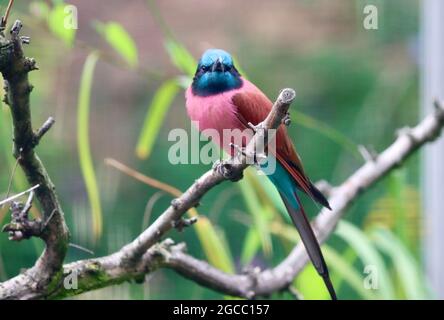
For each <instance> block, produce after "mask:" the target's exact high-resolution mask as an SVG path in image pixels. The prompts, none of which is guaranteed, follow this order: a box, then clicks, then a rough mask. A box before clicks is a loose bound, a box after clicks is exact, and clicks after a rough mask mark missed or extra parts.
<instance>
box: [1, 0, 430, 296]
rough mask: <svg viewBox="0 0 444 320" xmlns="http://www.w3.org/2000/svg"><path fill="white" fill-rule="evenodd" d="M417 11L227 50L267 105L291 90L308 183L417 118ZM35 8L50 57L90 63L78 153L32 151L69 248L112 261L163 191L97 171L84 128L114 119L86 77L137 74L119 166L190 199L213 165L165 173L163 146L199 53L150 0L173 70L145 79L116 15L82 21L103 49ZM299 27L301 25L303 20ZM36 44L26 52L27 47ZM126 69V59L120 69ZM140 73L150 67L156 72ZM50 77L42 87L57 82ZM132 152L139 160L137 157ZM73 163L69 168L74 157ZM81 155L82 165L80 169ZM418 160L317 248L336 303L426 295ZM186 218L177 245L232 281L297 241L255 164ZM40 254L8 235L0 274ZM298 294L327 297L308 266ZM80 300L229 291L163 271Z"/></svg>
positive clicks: (385, 12)
mask: <svg viewBox="0 0 444 320" xmlns="http://www.w3.org/2000/svg"><path fill="white" fill-rule="evenodd" d="M4 2H5V1H2V2H0V3H1V4H3V3H4ZM319 3H321V2H320V1H311V2H308V1H299V5H300V6H301V7H302V8H304V9H305V10H307V11H310V10H316V8H319ZM338 3H339V2H338ZM368 3H372V4H373V3H375V5H377V6H378V8H379V9H380V16H379V23H380V30H378V31H377V32H369V31H366V30H364V29H363V28H362V25H361V16H362V8H363V6H365V5H366V4H368ZM417 6H418V1H414V0H408V1H404V0H393V1H382V0H379V1H363V0H360V1H355V2H353V4H348V5H346V6H345V8H346V10H345V11H344V12H345V13H344V16H343V17H342V18H344V19H345V18H347V19H348V20H347V21H351V22H353V23H354V24H353V23H351V24H350V25H348V29H347V31H346V34H347V36H346V38H347V39H346V41H343V42H340V43H337V42H335V41H327V40H324V41H323V42H322V43H321V44H319V45H317V46H316V47H315V49H307V50H296V51H294V50H286V49H285V47H282V48H279V47H277V48H268V47H267V46H264V45H263V44H261V43H257V42H255V41H254V40H251V39H248V38H247V36H245V37H243V36H242V35H241V36H238V37H235V36H232V38H230V41H231V42H232V45H231V46H232V47H234V48H237V52H233V53H234V55H235V57H236V58H237V59H236V61H237V64H238V65H240V66H241V69H240V70H242V73H243V74H245V72H247V73H248V78H249V79H250V80H251V81H253V82H254V83H256V84H257V85H258V86H259V87H260V88H263V90H264V92H265V93H267V94H268V95H269V97H270V98H273V97H274V96H275V95H276V94H277V91H278V90H279V89H280V88H282V87H286V86H291V87H295V88H296V89H297V92H298V98H297V102H296V104H295V106H293V108H294V110H293V111H292V112H291V114H292V120H293V125H292V126H291V127H290V128H289V132H290V135H291V136H292V137H293V138H294V141H295V144H296V146H297V148H298V151H299V153H300V154H301V155H302V158H303V160H304V164H305V167H306V171H307V172H308V173H309V174H310V176H312V179H313V180H314V181H316V180H318V179H326V180H328V181H330V182H331V183H332V184H338V183H341V182H342V181H343V180H344V179H345V178H346V177H347V176H348V175H349V174H350V173H352V172H353V171H354V170H355V169H356V168H357V167H358V166H360V165H361V164H362V163H363V160H362V159H361V158H360V155H359V152H358V148H357V144H363V145H366V146H372V147H373V148H374V149H375V150H377V151H379V150H381V149H383V148H384V147H385V146H387V145H388V144H389V143H390V142H391V141H392V140H393V133H394V132H395V130H396V129H397V128H398V127H401V126H404V125H406V124H413V123H415V122H416V120H417V103H418V89H417V87H418V80H417V78H418V72H417V66H416V60H415V56H414V52H413V53H412V44H414V43H415V39H416V38H417V35H418V16H417V10H416V8H417ZM31 8H34V9H33V10H31V14H29V16H26V20H25V19H24V20H25V21H24V22H25V25H27V24H31V23H33V24H36V25H40V26H42V27H41V29H40V31H39V32H41V33H42V34H44V35H53V36H54V39H52V40H51V41H53V42H50V43H49V44H47V43H45V44H46V45H49V46H52V47H54V48H55V47H57V46H58V45H59V43H64V44H65V49H64V50H66V51H63V52H64V54H66V55H68V52H72V51H75V50H76V49H77V48H78V47H81V48H82V49H83V50H84V51H86V53H85V54H87V55H89V56H88V57H87V58H86V60H85V59H83V60H82V61H81V64H84V66H83V76H82V77H81V78H80V77H79V80H78V83H79V86H78V88H76V89H75V90H74V94H73V95H74V97H75V98H74V100H76V102H77V112H78V119H77V128H76V130H77V132H76V133H77V136H78V138H77V144H76V145H77V148H76V149H75V150H71V148H69V147H68V146H67V145H64V143H62V142H60V140H57V139H54V138H51V137H47V139H54V141H55V143H48V142H47V141H46V140H45V142H44V143H42V144H41V146H39V152H40V153H41V155H42V158H43V160H44V161H45V163H46V164H47V165H48V166H49V168H50V172H51V174H52V176H53V178H54V181H55V183H56V185H57V186H60V187H59V193H60V196H61V199H62V202H63V205H64V207H65V211H66V217H67V220H68V225H69V226H70V228H71V231H72V234H73V242H76V243H77V242H78V243H80V244H82V245H87V246H90V247H92V248H93V249H94V251H95V252H96V255H103V254H107V253H110V252H112V251H113V250H117V249H119V248H120V247H121V246H122V245H124V244H125V243H126V242H128V241H130V240H131V239H133V238H134V237H135V236H136V235H137V234H138V232H140V225H141V224H142V221H143V216H144V214H143V213H144V210H145V205H146V202H147V201H149V199H150V198H151V197H153V195H154V194H156V192H158V190H156V189H154V188H152V187H147V186H145V185H142V184H140V183H139V182H135V181H133V180H132V179H131V178H129V177H126V176H121V177H119V178H117V177H116V176H117V175H120V174H119V173H115V172H114V173H112V174H111V173H109V172H110V171H111V170H112V169H109V168H106V169H104V168H103V166H102V165H101V164H100V163H101V160H102V159H101V158H99V156H98V154H97V153H96V151H95V147H94V146H95V145H94V143H96V144H97V143H98V142H97V140H96V139H95V137H94V136H93V133H92V131H91V130H90V129H91V128H92V129H94V128H95V127H96V126H100V118H98V117H97V114H100V113H101V112H102V113H103V112H105V113H106V112H108V110H106V109H98V108H99V106H98V105H99V104H100V102H101V96H104V95H107V94H109V92H107V91H106V88H101V91H100V90H99V89H94V88H95V87H97V88H99V87H100V81H99V80H96V81H95V80H93V79H103V77H106V75H103V72H105V71H103V70H102V69H105V68H104V65H105V63H106V64H110V65H112V66H113V67H115V68H119V70H120V72H121V73H122V79H123V78H124V77H125V75H126V74H127V73H134V74H137V75H138V76H139V77H142V78H143V81H141V83H142V89H141V90H143V92H144V94H143V95H141V97H140V96H138V97H135V98H134V100H133V101H134V103H135V104H136V105H137V108H138V111H137V112H135V113H134V114H130V113H128V114H127V117H128V123H129V125H128V126H127V127H125V130H126V131H127V132H128V135H129V136H130V140H131V141H132V143H130V144H131V145H130V147H128V148H124V147H122V150H126V152H127V153H128V154H130V156H128V157H126V158H127V159H128V158H129V159H131V160H130V162H131V163H132V165H133V166H134V167H136V168H137V169H138V170H140V171H141V172H143V173H145V174H146V175H148V176H153V177H156V178H157V179H159V180H161V181H164V182H166V183H168V184H170V185H172V186H174V187H176V188H177V189H178V190H185V189H186V187H187V186H189V185H190V184H191V182H193V181H194V179H196V178H197V177H198V176H200V174H202V173H203V172H204V171H205V170H208V166H205V165H201V164H200V165H193V166H186V165H176V166H172V165H171V164H170V163H169V162H168V161H167V154H168V148H169V146H170V145H169V143H168V142H167V141H166V140H167V139H166V135H167V132H168V131H169V129H171V128H174V127H177V126H183V127H186V128H187V129H188V130H191V129H190V127H189V124H188V121H187V120H186V117H185V112H184V110H183V109H184V108H183V98H181V94H182V92H181V91H182V89H184V88H186V87H187V85H188V84H189V83H190V81H191V80H190V79H191V77H192V76H193V73H194V71H195V64H196V57H197V55H198V54H199V52H200V50H198V49H196V48H193V47H187V45H186V44H185V43H187V41H186V40H188V39H181V38H180V37H178V36H177V35H176V34H175V32H174V31H175V30H172V28H171V27H170V26H169V25H168V23H167V21H166V20H164V18H163V12H162V10H161V8H158V7H157V3H156V2H155V1H148V2H147V6H146V10H149V11H150V13H151V14H152V16H153V19H154V21H155V23H156V25H157V26H158V28H159V29H160V30H161V37H160V40H159V41H161V42H162V46H163V47H164V51H163V52H162V53H160V54H161V55H164V56H165V57H166V60H169V64H170V65H171V66H172V68H171V69H172V70H174V71H165V73H163V72H161V76H160V77H159V76H158V71H159V70H158V69H156V68H153V72H147V73H146V72H145V73H140V71H141V69H142V68H143V67H144V66H142V63H141V61H142V57H143V55H142V53H141V51H140V48H141V47H142V46H141V43H138V41H148V40H146V39H145V38H144V39H142V40H140V39H139V38H137V37H136V36H134V35H132V34H131V32H130V31H128V30H127V29H126V27H125V25H124V23H121V22H117V21H113V20H112V19H107V20H106V21H108V22H106V23H103V22H97V21H98V20H97V19H94V20H93V21H94V22H93V23H91V22H92V21H88V23H90V24H91V25H92V26H93V28H95V29H96V31H98V32H97V35H98V36H100V37H101V38H102V39H103V40H104V42H105V43H106V44H107V46H108V47H107V48H105V49H101V48H100V47H99V46H98V45H96V44H94V45H90V44H88V45H85V43H82V41H83V40H82V39H81V38H80V36H78V32H77V33H76V32H74V31H66V29H64V28H61V27H60V25H61V24H62V23H63V20H64V17H65V16H64V11H63V8H64V3H63V1H55V2H54V4H51V3H48V2H44V1H34V2H33V3H32V4H31ZM36 8H37V9H38V10H36ZM270 8H272V7H270ZM16 10H17V11H16V15H19V13H22V12H23V14H25V13H26V14H28V11H29V10H28V7H26V6H22V7H17V9H16ZM18 10H20V11H18ZM17 12H18V13H17ZM270 14H273V13H272V12H270ZM141 23H142V24H143V23H144V22H141ZM190 23H191V22H190ZM295 26H296V27H297V26H298V25H297V22H295ZM301 27H302V26H301ZM305 27H306V26H305ZM177 31H179V30H177ZM227 33H228V31H227ZM182 35H183V34H182ZM77 36H78V38H76V37H77ZM153 39H155V38H153ZM181 40H183V41H181ZM35 41H36V42H37V41H39V40H35ZM48 41H49V40H48ZM150 41H155V40H152V39H150ZM36 42H34V43H36ZM303 45H304V44H301V46H303ZM31 49H32V46H30V47H29V50H31ZM27 50H28V48H27ZM37 50H40V51H36V52H34V54H35V55H36V56H37V58H38V59H37V60H38V61H39V59H43V58H44V55H45V54H46V53H47V52H46V51H45V50H43V49H42V46H40V47H38V48H37ZM158 54H159V53H158ZM61 56H62V58H61V62H60V63H64V61H65V60H66V59H67V58H65V56H63V55H61ZM48 59H49V58H48ZM121 60H123V61H124V62H125V63H123V64H122V63H120V62H121ZM116 61H117V62H116ZM77 62H78V60H77ZM96 62H98V63H97V64H96ZM114 62H116V63H114ZM102 63H103V64H102ZM54 64H55V62H52V61H50V62H48V63H47V65H48V67H53V65H54ZM96 69H97V70H96ZM143 69H144V70H145V69H148V70H150V71H151V68H150V66H149V67H148V68H143ZM244 70H245V71H244ZM154 73H156V76H154ZM93 75H94V78H93ZM32 80H33V82H34V83H37V84H38V85H39V86H41V88H37V90H35V91H34V92H33V115H34V116H35V118H34V121H36V123H38V121H39V120H41V119H43V118H44V115H43V114H41V112H40V110H41V108H39V106H43V105H44V102H45V99H44V97H43V93H42V91H44V90H45V87H44V84H43V83H42V84H40V81H41V82H43V80H40V78H37V77H36V78H34V79H32ZM47 81H48V83H49V84H48V86H49V87H50V86H51V82H50V81H49V80H47ZM121 81H124V80H121ZM96 82H97V83H96ZM147 83H148V85H147ZM39 89H40V90H39ZM77 94H78V98H77ZM96 103H97V105H95V104H96ZM178 105H179V106H180V107H179V108H177V107H178ZM146 106H148V107H146ZM1 111H2V112H0V152H1V153H0V159H1V160H0V161H1V162H0V164H1V165H0V184H1V185H2V186H4V187H3V188H1V190H2V192H6V186H7V183H8V180H9V176H10V173H11V171H12V167H13V165H14V161H13V158H12V156H11V141H10V126H11V124H10V119H9V118H10V117H9V114H8V110H7V109H6V108H4V107H2V110H1ZM109 112H111V111H109ZM68 121H73V120H72V119H68ZM117 125H118V124H117V123H106V124H105V125H103V124H102V126H101V127H99V130H105V131H107V132H108V133H110V135H109V139H110V140H111V139H112V137H113V135H112V134H113V131H115V130H117V129H115V128H114V127H115V126H117ZM94 132H98V131H96V130H95V131H94ZM134 150H135V151H136V155H137V157H135V156H133V155H134V152H131V151H134ZM123 152H124V151H122V154H123ZM76 153H78V157H77V155H76ZM122 157H123V155H122ZM71 158H73V159H75V161H69V160H70V159H71ZM78 158H80V161H78V162H77V159H78ZM51 159H53V160H51ZM417 164H418V157H414V158H413V159H411V160H409V161H408V162H407V164H406V166H405V167H403V168H402V169H398V170H397V171H395V172H393V173H392V174H391V175H390V176H389V177H387V178H385V179H384V180H383V181H381V182H380V183H379V184H378V185H377V187H375V188H372V189H371V190H369V191H368V192H367V193H366V194H364V195H363V196H362V197H361V198H360V199H359V201H357V202H356V203H355V204H354V205H353V206H352V208H350V209H349V212H348V214H347V216H346V220H344V221H342V222H341V223H340V224H339V225H338V227H337V230H336V232H335V233H334V235H333V236H332V237H331V238H330V239H329V240H328V242H327V244H326V245H324V246H323V251H324V253H325V256H326V259H327V262H328V264H329V265H330V268H331V270H332V277H333V282H334V284H335V286H336V287H337V288H338V290H339V296H340V297H341V298H350V299H403V298H410V299H422V298H428V297H433V293H431V292H429V290H428V289H427V283H426V280H425V277H424V271H423V270H422V269H423V268H422V261H421V250H420V245H419V244H420V234H421V219H420V209H419V207H420V206H419V195H418V170H417V167H418V166H417ZM13 181H14V184H13V191H20V190H22V189H24V188H25V187H26V182H25V180H24V177H23V174H22V173H21V172H20V170H18V172H17V173H16V175H15V176H14V179H13ZM66 181H69V182H68V183H66ZM79 199H80V200H79ZM86 199H88V200H86ZM170 200H171V198H170V196H163V197H160V198H157V199H156V201H155V203H154V204H153V205H152V208H151V209H150V210H151V213H150V216H152V218H151V221H152V219H155V217H157V216H158V215H159V214H160V213H161V212H162V211H163V210H164V209H165V208H166V206H167V205H169V202H170ZM303 200H304V203H305V206H306V208H307V211H308V212H309V213H310V215H311V216H314V214H315V212H316V211H317V208H316V207H315V206H314V205H313V204H312V203H311V202H310V201H309V200H308V199H303ZM6 214H7V212H6V210H5V209H0V221H2V220H3V219H5V216H6ZM190 214H192V215H193V214H194V215H197V214H200V219H199V221H198V223H197V224H196V225H195V226H193V229H194V230H195V232H192V231H191V230H187V231H186V232H184V233H181V234H177V233H172V234H171V236H172V237H173V238H175V240H176V241H186V242H187V245H188V248H189V252H190V253H191V254H193V255H194V256H196V257H197V258H204V259H207V260H209V262H210V263H212V264H213V265H216V266H217V267H219V268H221V269H223V270H225V271H227V272H235V271H237V272H240V271H241V270H242V269H243V268H244V267H246V266H248V265H250V264H252V265H256V266H259V267H261V268H265V267H271V266H273V265H276V264H277V263H279V262H280V261H281V260H282V259H283V258H285V256H286V255H287V254H288V252H289V251H290V250H291V248H292V247H293V246H294V245H295V244H296V243H297V242H298V241H299V238H298V234H297V232H296V230H295V229H294V228H293V226H292V225H291V222H290V221H289V219H288V216H287V214H286V211H285V208H284V206H283V204H282V202H281V200H280V198H279V195H278V193H277V192H276V190H275V189H274V187H273V186H272V184H271V183H270V182H269V181H268V179H267V178H266V177H264V176H258V175H257V174H256V172H255V170H254V169H252V168H249V169H248V170H247V172H246V173H245V179H243V180H242V181H241V182H239V183H237V184H231V183H225V184H223V185H221V186H219V187H218V188H215V189H214V190H212V191H211V192H209V194H208V195H207V196H206V197H205V198H204V199H203V201H202V205H201V207H199V213H197V211H195V212H194V213H190ZM102 231H103V232H102ZM40 250H41V247H36V245H35V241H34V244H33V243H26V242H24V243H20V244H15V243H10V242H8V241H7V240H6V237H5V236H2V237H0V279H4V278H6V277H9V276H12V275H13V274H16V273H17V272H18V271H19V269H20V268H21V267H24V266H25V267H26V266H29V265H31V264H32V263H33V261H34V259H35V258H36V257H37V256H38V253H39V252H40ZM68 258H69V260H74V259H79V258H85V256H84V254H83V253H80V252H76V251H72V250H71V251H70V252H69V257H68ZM368 266H374V267H375V270H377V277H378V285H377V288H373V289H366V288H365V287H364V283H365V282H366V281H367V280H366V279H368V278H367V277H368V276H369V274H368V273H366V270H367V269H366V267H368ZM370 269H371V268H370ZM367 271H368V270H367ZM294 287H295V288H296V289H297V290H298V291H299V292H300V293H301V294H302V296H304V297H305V298H307V299H308V298H313V299H327V298H328V296H327V294H326V292H325V289H324V286H323V283H322V280H321V279H320V278H319V277H318V276H317V274H316V272H315V270H314V268H313V267H312V266H310V265H309V266H307V267H306V268H305V269H304V271H303V272H302V273H301V274H300V275H299V276H298V277H297V279H295V282H294ZM82 297H83V298H130V299H143V298H169V299H171V298H186V299H188V298H194V299H195V298H222V297H223V296H222V295H220V294H218V293H215V292H213V291H211V290H209V289H206V288H202V287H200V286H199V285H196V284H195V283H192V282H190V281H188V280H186V279H184V278H182V277H181V276H179V275H177V274H175V273H174V272H172V271H169V270H165V271H159V272H156V273H155V274H153V275H150V276H149V281H147V283H146V284H145V285H138V284H126V285H123V286H119V288H116V287H112V288H108V289H103V290H100V291H98V292H94V293H88V294H85V295H83V296H82ZM272 298H285V299H291V298H292V296H291V295H290V294H289V293H282V294H275V295H273V296H272Z"/></svg>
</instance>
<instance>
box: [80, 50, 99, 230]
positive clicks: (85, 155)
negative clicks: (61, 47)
mask: <svg viewBox="0 0 444 320" xmlns="http://www.w3.org/2000/svg"><path fill="white" fill-rule="evenodd" d="M98 59H99V55H98V53H97V52H92V53H90V54H89V55H88V57H87V58H86V61H85V65H84V66H83V71H82V77H81V80H80V91H79V97H78V106H77V148H78V152H79V160H80V168H81V170H82V175H83V180H84V181H85V185H86V190H87V193H88V198H89V202H90V206H91V214H92V227H93V234H94V237H95V239H98V238H99V237H100V236H101V234H102V224H103V222H102V208H101V204H100V193H99V188H98V185H97V179H96V174H95V171H94V164H93V160H92V155H91V148H90V144H89V113H90V98H91V87H92V80H93V75H94V70H95V67H96V63H97V60H98Z"/></svg>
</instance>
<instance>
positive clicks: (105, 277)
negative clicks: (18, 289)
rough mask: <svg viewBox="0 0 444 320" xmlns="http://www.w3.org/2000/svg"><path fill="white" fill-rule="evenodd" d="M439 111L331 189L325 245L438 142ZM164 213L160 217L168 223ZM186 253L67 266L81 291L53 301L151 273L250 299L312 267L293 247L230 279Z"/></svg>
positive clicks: (165, 251)
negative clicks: (347, 218) (167, 272)
mask: <svg viewBox="0 0 444 320" xmlns="http://www.w3.org/2000/svg"><path fill="white" fill-rule="evenodd" d="M435 106H436V109H435V112H434V113H433V114H431V115H429V116H428V117H426V118H425V119H424V120H422V121H421V122H420V123H419V124H418V125H417V126H416V127H414V128H412V129H408V130H404V132H403V133H402V134H400V135H399V136H398V138H397V139H396V141H395V142H394V143H393V144H392V145H391V146H389V147H388V148H387V149H386V150H384V151H383V152H382V153H381V154H380V155H378V156H376V157H375V158H374V159H372V160H371V161H368V162H366V163H365V164H364V165H363V166H362V167H361V168H359V169H358V170H357V171H356V172H355V173H353V174H352V175H351V176H350V177H349V178H348V179H347V180H346V181H344V182H343V183H342V184H341V185H339V186H338V187H335V188H333V189H332V194H331V196H330V198H329V202H330V204H331V207H332V208H333V210H332V211H328V210H326V209H323V210H321V212H320V214H319V215H318V216H317V218H316V219H315V221H314V222H313V228H314V230H315V232H316V234H317V237H318V240H319V241H320V242H324V241H325V240H326V239H327V238H328V237H329V235H330V234H331V233H332V232H333V230H334V228H335V226H336V224H337V223H338V221H339V220H340V219H341V218H342V216H343V215H344V213H345V210H346V209H347V208H348V206H349V205H350V204H351V203H352V202H353V201H355V200H356V199H357V198H358V197H359V195H360V194H362V193H363V192H365V191H366V190H367V189H368V188H370V187H371V186H373V185H374V184H375V183H377V182H378V181H379V180H380V179H381V178H383V177H384V176H386V175H387V174H388V173H389V172H390V171H392V170H394V169H395V168H397V167H399V166H400V165H401V164H402V162H403V161H405V160H406V159H407V158H408V157H409V156H410V155H412V154H413V153H414V152H415V151H416V150H417V149H418V148H420V147H422V146H424V145H425V144H426V143H427V142H431V141H433V140H434V139H436V138H437V137H438V136H439V134H440V133H441V129H442V127H443V126H444V107H443V106H442V105H441V104H440V103H438V102H436V103H435ZM212 174H213V173H212V172H207V173H206V174H205V175H203V176H202V177H201V178H200V179H199V180H201V179H205V177H208V176H212ZM207 187H208V184H206V185H205V188H207ZM198 189H199V185H198V186H197V187H196V186H194V185H193V186H192V187H191V188H190V189H189V190H188V191H187V193H186V194H190V193H193V192H199V195H200V194H201V192H202V190H198ZM195 190H197V191H195ZM206 190H208V189H205V192H206ZM205 192H204V193H205ZM195 197H197V196H193V199H195ZM191 205H192V202H191V201H190V202H187V203H186V204H183V205H182V206H181V207H180V208H181V210H182V209H183V210H186V209H185V208H184V206H185V207H187V208H188V206H191ZM169 210H171V209H170V208H169V209H167V211H166V212H165V213H167V212H169ZM165 213H164V214H163V215H162V216H161V217H164V215H165ZM171 221H172V220H171ZM184 249H185V248H184V245H183V244H179V245H176V246H173V245H172V243H171V241H170V240H165V241H164V242H163V243H161V244H157V245H153V246H151V248H149V249H148V251H147V252H146V253H145V254H144V255H143V256H142V257H141V258H140V259H138V260H137V263H135V264H132V265H131V266H130V265H127V264H122V263H121V262H122V261H124V255H123V253H124V252H125V250H127V249H126V248H123V249H122V250H121V251H120V252H117V253H115V254H113V255H110V256H107V257H103V258H99V259H91V260H84V261H79V262H75V263H73V264H69V265H67V266H65V274H72V272H75V273H76V274H77V275H78V276H79V288H78V290H77V291H75V292H73V291H72V290H71V291H70V290H66V289H64V288H61V289H60V290H59V291H58V292H57V293H56V294H55V295H54V296H53V297H65V296H69V295H72V294H78V293H81V292H85V291H89V290H93V289H97V288H102V287H106V286H108V285H111V284H117V283H121V282H124V281H127V280H129V279H139V280H142V279H143V278H144V275H145V274H146V273H150V272H153V271H155V270H156V269H158V268H162V267H166V268H170V269H173V270H175V271H177V272H178V273H179V274H181V275H183V276H184V277H187V278H189V279H190V280H192V281H194V282H196V283H199V284H201V285H202V286H205V287H208V288H211V289H214V290H216V291H218V292H221V293H223V294H229V295H233V296H239V297H244V298H249V299H251V298H254V297H260V296H268V295H270V294H272V293H274V292H279V291H283V290H287V288H288V287H289V285H290V284H291V283H292V282H293V280H294V278H295V277H296V276H297V274H298V273H299V272H300V271H301V270H302V269H303V268H304V266H305V265H306V264H307V263H308V262H309V258H308V256H307V253H306V251H305V249H304V247H303V245H302V244H299V245H297V246H295V247H294V249H293V250H292V251H291V252H290V254H289V255H288V256H287V258H285V259H284V260H283V261H282V262H281V263H280V264H279V265H277V266H276V267H274V268H271V269H266V270H263V271H260V270H258V271H256V272H249V273H245V274H228V273H225V272H223V271H221V270H219V269H217V268H215V267H213V266H211V265H210V264H208V263H207V262H206V261H202V260H198V259H196V258H194V257H192V256H190V255H188V254H186V253H185V252H184ZM90 266H93V269H94V270H95V271H94V272H91V271H90V269H91V267H90Z"/></svg>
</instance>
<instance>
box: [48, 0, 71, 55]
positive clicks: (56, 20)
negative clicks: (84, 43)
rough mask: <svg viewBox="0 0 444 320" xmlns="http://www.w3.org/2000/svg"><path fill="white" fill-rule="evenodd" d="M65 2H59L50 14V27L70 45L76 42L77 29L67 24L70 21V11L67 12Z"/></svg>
mask: <svg viewBox="0 0 444 320" xmlns="http://www.w3.org/2000/svg"><path fill="white" fill-rule="evenodd" d="M65 8H66V5H65V4H62V3H61V4H57V5H55V6H54V7H53V8H52V10H51V11H50V12H49V14H48V27H49V29H50V30H51V32H52V33H53V34H54V35H55V36H57V37H59V38H60V39H61V40H62V41H63V42H64V43H65V44H66V45H67V46H68V47H71V46H72V45H73V43H74V40H75V36H76V31H77V30H76V29H74V28H70V27H68V26H67V25H66V23H67V22H68V21H69V19H70V17H69V12H65Z"/></svg>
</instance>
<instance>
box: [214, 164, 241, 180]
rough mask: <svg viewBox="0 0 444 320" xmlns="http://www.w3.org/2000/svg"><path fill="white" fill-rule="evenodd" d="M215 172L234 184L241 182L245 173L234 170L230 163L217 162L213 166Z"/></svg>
mask: <svg viewBox="0 0 444 320" xmlns="http://www.w3.org/2000/svg"><path fill="white" fill-rule="evenodd" d="M213 170H214V171H217V172H218V173H219V174H220V175H222V176H223V177H224V178H225V179H228V180H231V181H233V182H236V181H239V180H241V179H242V178H243V173H242V172H239V171H237V170H234V168H233V165H232V164H231V163H229V162H228V161H224V160H217V161H216V162H215V163H214V164H213Z"/></svg>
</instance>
